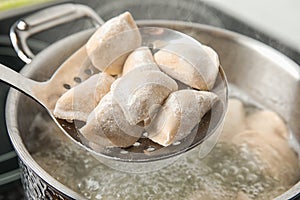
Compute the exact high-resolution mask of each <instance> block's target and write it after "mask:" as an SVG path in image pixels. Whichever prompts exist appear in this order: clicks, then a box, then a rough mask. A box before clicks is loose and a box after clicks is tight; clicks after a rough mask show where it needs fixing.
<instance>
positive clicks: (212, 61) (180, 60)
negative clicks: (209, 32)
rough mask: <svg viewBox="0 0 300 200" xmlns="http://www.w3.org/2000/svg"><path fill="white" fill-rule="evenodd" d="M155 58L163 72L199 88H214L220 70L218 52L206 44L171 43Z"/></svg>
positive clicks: (155, 55) (156, 54)
mask: <svg viewBox="0 0 300 200" xmlns="http://www.w3.org/2000/svg"><path fill="white" fill-rule="evenodd" d="M154 58H155V61H156V62H157V64H158V65H159V67H160V69H161V70H162V71H163V72H165V73H167V74H168V75H170V76H171V77H173V78H174V79H176V80H179V81H181V82H183V83H185V84H186V85H188V86H190V87H193V88H196V89H199V90H210V89H212V88H213V86H214V84H215V81H216V77H217V75H218V72H219V65H220V63H219V58H218V55H217V53H216V52H215V51H214V50H213V49H212V48H210V47H207V46H205V45H190V44H170V45H167V46H165V47H163V48H162V49H161V50H160V51H158V52H157V53H155V54H154Z"/></svg>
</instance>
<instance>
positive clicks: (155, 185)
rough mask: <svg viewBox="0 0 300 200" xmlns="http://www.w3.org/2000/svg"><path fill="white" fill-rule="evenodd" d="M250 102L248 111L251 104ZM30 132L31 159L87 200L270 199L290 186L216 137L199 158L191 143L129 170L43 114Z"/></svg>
mask: <svg viewBox="0 0 300 200" xmlns="http://www.w3.org/2000/svg"><path fill="white" fill-rule="evenodd" d="M240 96H241V95H240ZM241 97H242V99H243V96H241ZM243 100H246V99H243ZM248 100H249V99H248ZM248 100H247V101H248ZM248 102H250V101H248ZM251 105H252V106H248V108H249V109H247V110H248V112H251V111H253V110H254V109H256V108H254V107H253V104H252V103H251ZM34 130H37V131H34ZM30 132H31V133H32V134H33V135H31V136H32V137H34V138H35V139H34V140H35V142H34V143H28V144H27V146H28V149H29V150H30V151H31V152H32V156H33V157H34V159H35V160H36V161H37V162H38V163H39V164H40V166H41V167H42V168H43V169H45V170H46V171H47V172H48V173H49V174H50V175H52V176H53V177H54V178H56V179H57V180H58V181H60V182H61V183H62V184H64V185H66V186H68V187H69V188H71V189H72V190H74V191H76V192H78V193H79V194H81V195H82V196H84V197H85V198H87V199H130V200H134V199H190V200H192V199H195V200H196V199H205V200H206V199H236V197H237V195H238V194H240V193H244V194H246V195H247V196H248V197H250V198H252V199H270V198H272V197H275V196H277V195H279V194H281V193H283V192H284V191H286V190H288V189H289V188H288V187H289V186H283V184H282V183H281V182H280V181H279V180H277V179H274V178H273V177H269V176H267V175H266V174H264V173H263V171H262V168H261V163H260V160H259V159H258V158H257V157H256V156H255V155H254V154H253V153H252V152H251V150H249V149H248V147H247V146H239V147H238V146H234V145H232V144H230V145H229V144H227V143H221V142H220V143H218V144H217V145H216V147H215V148H214V149H213V150H212V152H211V153H210V154H209V155H208V156H207V157H205V158H204V159H199V158H198V156H199V153H198V151H197V148H196V149H194V150H192V151H190V152H188V153H187V154H185V155H182V156H181V157H180V159H178V160H177V161H176V162H175V163H174V164H172V165H170V166H168V167H166V168H164V169H161V170H159V171H156V172H151V173H147V174H129V173H124V172H119V171H116V170H113V169H111V168H109V167H107V166H105V165H103V164H101V163H99V161H97V160H95V159H94V158H93V157H92V156H90V155H89V154H88V153H87V152H86V151H84V150H81V149H80V148H79V147H77V146H76V145H75V144H72V142H70V141H69V140H68V139H67V138H66V137H65V136H64V135H63V134H62V133H61V132H60V130H58V129H57V128H56V126H55V125H54V124H53V123H52V122H51V120H49V119H48V118H47V116H43V115H42V114H39V115H37V116H36V119H35V120H34V122H33V124H32V127H31V130H30ZM31 141H32V140H31Z"/></svg>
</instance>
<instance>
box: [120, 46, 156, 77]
mask: <svg viewBox="0 0 300 200" xmlns="http://www.w3.org/2000/svg"><path fill="white" fill-rule="evenodd" d="M137 67H141V68H142V70H159V68H158V66H157V64H156V63H155V61H154V58H153V55H152V53H151V51H150V49H149V48H148V47H140V48H137V49H136V50H135V51H133V52H132V53H131V54H130V55H129V56H128V58H127V59H126V62H125V64H124V67H123V73H122V75H123V76H124V75H125V74H127V73H128V72H129V71H131V70H132V69H135V68H137Z"/></svg>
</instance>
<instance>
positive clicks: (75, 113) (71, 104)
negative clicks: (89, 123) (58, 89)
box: [53, 73, 115, 121]
mask: <svg viewBox="0 0 300 200" xmlns="http://www.w3.org/2000/svg"><path fill="white" fill-rule="evenodd" d="M114 80H115V79H114V78H113V77H111V76H110V75H108V74H106V73H99V74H95V75H93V76H91V77H90V78H88V79H87V80H85V81H84V82H82V83H80V84H79V85H77V86H75V87H73V88H71V89H70V90H68V91H67V92H66V93H64V94H63V95H62V96H61V97H60V98H59V99H58V100H57V102H56V105H55V109H54V111H53V113H54V115H55V116H56V117H58V118H60V119H66V120H80V121H86V120H87V118H88V116H89V114H90V113H91V112H92V111H93V109H94V108H95V107H96V106H97V104H98V103H99V101H100V100H101V99H102V97H103V96H104V95H105V94H106V93H108V92H109V91H110V86H111V84H112V83H113V82H114Z"/></svg>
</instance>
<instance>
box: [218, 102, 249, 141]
mask: <svg viewBox="0 0 300 200" xmlns="http://www.w3.org/2000/svg"><path fill="white" fill-rule="evenodd" d="M244 130H246V112H245V108H244V104H243V103H242V102H241V101H240V100H238V99H229V100H228V109H227V113H226V117H225V122H224V126H223V131H222V133H221V135H220V140H225V141H226V140H229V141H230V140H231V139H232V138H233V137H234V136H235V135H236V134H238V133H240V132H242V131H244Z"/></svg>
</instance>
